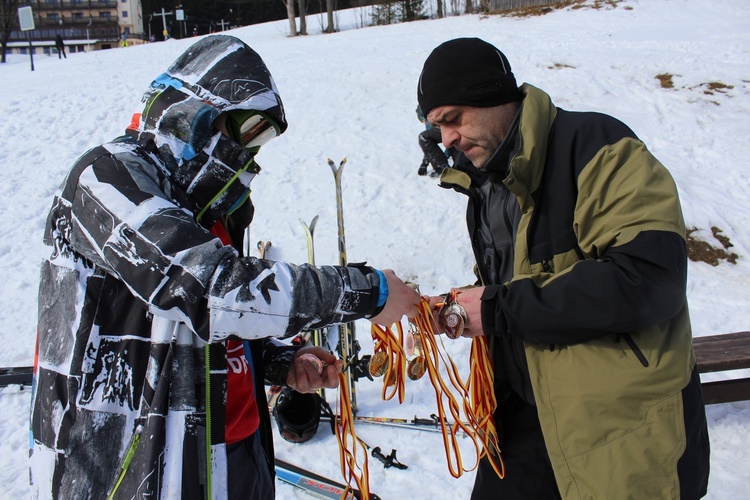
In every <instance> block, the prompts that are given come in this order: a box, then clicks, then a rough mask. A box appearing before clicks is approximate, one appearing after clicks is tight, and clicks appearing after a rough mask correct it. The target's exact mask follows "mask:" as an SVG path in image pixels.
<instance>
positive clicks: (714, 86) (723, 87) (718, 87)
mask: <svg viewBox="0 0 750 500" xmlns="http://www.w3.org/2000/svg"><path fill="white" fill-rule="evenodd" d="M701 86H702V87H703V86H705V87H706V90H704V91H703V93H704V94H708V95H714V93H715V92H719V93H721V94H724V93H725V92H726V91H727V90H732V89H733V88H734V86H733V85H727V84H726V83H721V82H708V83H702V84H701Z"/></svg>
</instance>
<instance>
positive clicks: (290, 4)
mask: <svg viewBox="0 0 750 500" xmlns="http://www.w3.org/2000/svg"><path fill="white" fill-rule="evenodd" d="M284 5H286V16H287V17H288V18H289V36H297V21H295V19H294V17H295V16H294V0H284Z"/></svg>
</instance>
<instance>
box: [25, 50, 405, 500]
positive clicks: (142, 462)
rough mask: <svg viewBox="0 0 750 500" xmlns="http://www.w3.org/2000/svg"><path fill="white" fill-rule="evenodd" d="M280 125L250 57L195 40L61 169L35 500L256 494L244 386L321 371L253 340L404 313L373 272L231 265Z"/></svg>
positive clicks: (52, 235) (321, 383)
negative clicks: (119, 128)
mask: <svg viewBox="0 0 750 500" xmlns="http://www.w3.org/2000/svg"><path fill="white" fill-rule="evenodd" d="M286 128H287V123H286V119H285V115H284V108H283V105H282V102H281V99H280V97H279V94H278V91H277V89H276V86H275V84H274V82H273V79H272V77H271V75H270V73H269V72H268V70H267V68H266V66H265V64H264V62H263V60H262V59H261V58H260V56H259V55H258V54H257V53H255V52H254V51H253V50H252V49H251V48H250V47H248V46H247V45H246V44H245V43H243V42H242V41H240V40H238V39H236V38H233V37H228V36H221V35H215V36H210V37H206V38H204V39H202V40H201V41H199V42H197V43H196V44H194V45H193V46H191V47H190V48H189V49H188V50H187V51H186V52H185V53H184V54H183V55H182V56H180V57H179V58H178V59H177V60H176V61H175V62H174V63H173V64H172V66H171V67H170V68H169V69H168V70H167V71H166V72H165V73H163V74H162V75H160V76H159V77H157V78H156V79H155V80H154V82H153V83H152V84H151V86H150V88H149V89H148V91H147V92H146V94H145V95H144V97H143V110H142V112H141V113H140V114H136V115H135V116H134V119H133V122H132V124H131V125H130V127H129V128H128V130H127V133H126V135H125V136H123V137H120V138H118V139H116V140H114V141H112V142H110V143H107V144H104V145H101V146H99V147H95V148H94V149H92V150H90V151H88V152H87V153H85V154H84V155H83V156H82V157H81V158H80V159H79V160H78V161H77V162H76V164H75V165H74V166H73V168H72V169H71V171H70V173H69V174H68V177H67V179H66V180H65V182H64V184H63V186H62V188H61V190H60V192H58V193H57V195H56V196H55V199H54V201H53V204H52V208H51V210H50V213H49V217H48V219H47V226H46V229H45V234H44V242H45V244H46V245H47V247H48V248H49V257H48V258H46V259H45V261H44V262H43V264H42V272H41V283H40V291H39V324H38V339H37V350H38V352H37V362H36V364H35V377H34V378H35V382H34V394H33V396H32V408H31V450H30V452H31V482H32V485H33V490H34V495H35V496H36V497H43V498H48V497H51V498H106V497H108V496H111V498H126V497H127V498H133V497H136V496H137V497H139V498H145V497H153V498H167V497H169V498H173V497H181V498H239V497H242V498H258V499H261V498H263V499H265V498H269V497H273V493H274V492H273V489H274V483H273V472H272V469H273V450H272V443H271V432H270V421H269V416H268V409H267V406H266V400H265V392H264V390H263V385H264V383H265V384H286V385H289V386H291V387H293V388H294V389H296V390H298V391H300V392H313V391H315V390H316V389H318V388H320V387H336V385H337V383H338V379H337V376H338V373H339V372H340V370H341V361H340V360H337V359H336V357H335V356H334V355H333V354H331V353H329V352H328V351H326V350H325V349H323V348H305V349H302V350H299V349H298V348H294V347H289V346H287V345H285V344H282V343H280V342H278V341H276V340H275V339H274V338H273V337H277V338H284V337H289V336H291V335H294V334H296V333H298V332H299V331H300V330H303V329H314V328H319V327H322V326H324V325H329V324H334V323H342V322H349V321H352V320H355V319H358V318H368V319H370V320H371V321H373V322H377V323H380V324H386V325H387V324H391V323H393V322H395V321H398V320H399V319H400V318H401V317H402V316H403V315H404V314H407V315H413V314H415V313H416V307H414V306H415V305H416V304H417V303H418V301H419V295H418V294H417V292H415V291H414V290H413V289H412V288H410V287H409V286H407V285H406V284H404V283H403V282H402V281H401V280H400V279H399V278H398V277H396V275H395V274H394V273H393V271H390V270H385V271H380V270H376V269H373V268H371V267H367V266H365V265H350V266H346V267H343V266H321V267H313V266H309V265H299V266H297V265H292V264H289V263H285V262H272V261H269V260H262V259H257V258H253V257H250V256H243V255H242V250H241V248H242V236H243V233H244V229H245V228H246V227H247V226H248V225H249V223H250V221H251V219H252V215H253V207H252V203H251V202H250V199H249V192H250V190H249V184H250V181H251V180H252V178H253V176H254V175H255V174H256V173H257V172H258V171H259V169H260V168H259V167H258V165H257V163H255V160H254V157H255V154H256V153H257V151H258V149H259V148H260V147H261V146H262V145H263V144H265V142H267V141H268V140H269V139H271V138H273V137H276V136H277V135H279V134H281V133H283V132H284V130H285V129H286ZM304 353H308V354H312V355H314V356H315V357H317V358H318V359H319V360H320V361H322V362H323V364H324V365H327V366H326V367H325V368H324V370H323V372H322V373H320V374H319V373H318V371H317V370H316V368H315V366H314V365H315V363H310V362H309V361H306V360H304V359H303V358H301V354H304Z"/></svg>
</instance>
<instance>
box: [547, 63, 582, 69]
mask: <svg viewBox="0 0 750 500" xmlns="http://www.w3.org/2000/svg"><path fill="white" fill-rule="evenodd" d="M563 68H570V69H576V68H575V66H570V65H568V64H561V63H555V64H553V65H552V66H547V69H563Z"/></svg>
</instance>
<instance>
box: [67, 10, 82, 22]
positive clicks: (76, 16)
mask: <svg viewBox="0 0 750 500" xmlns="http://www.w3.org/2000/svg"><path fill="white" fill-rule="evenodd" d="M70 18H71V19H78V20H79V21H80V20H81V19H83V12H71V13H70Z"/></svg>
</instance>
